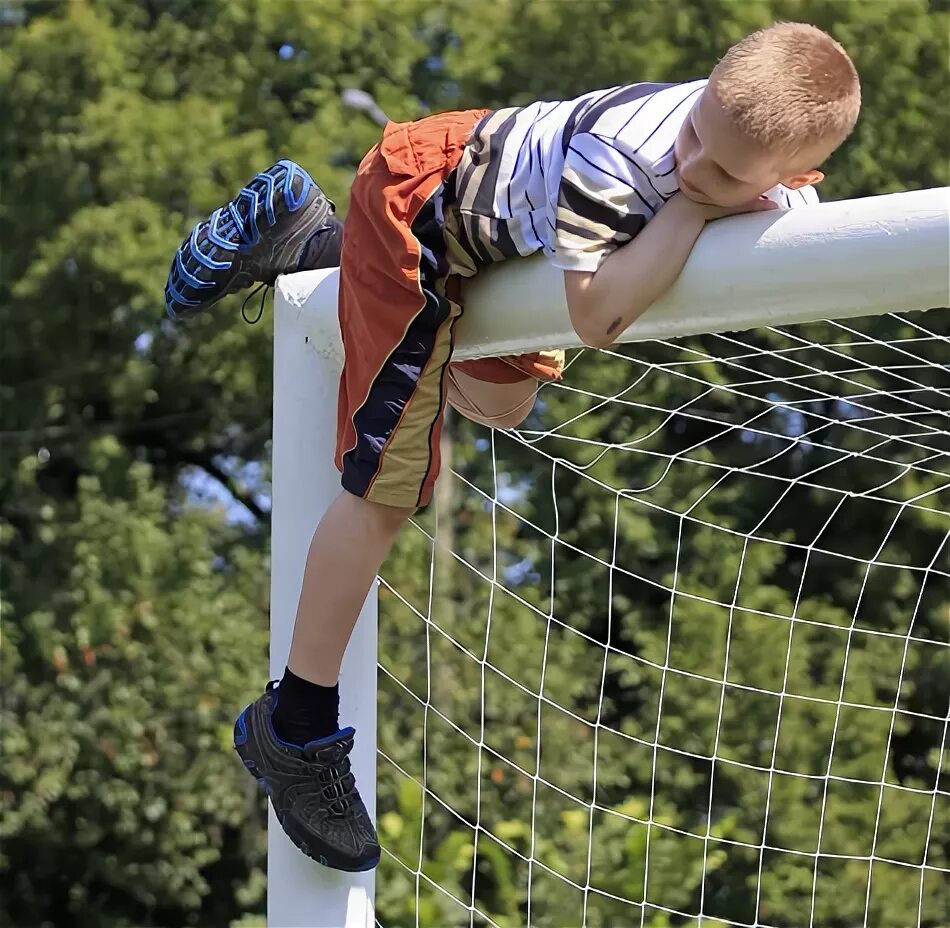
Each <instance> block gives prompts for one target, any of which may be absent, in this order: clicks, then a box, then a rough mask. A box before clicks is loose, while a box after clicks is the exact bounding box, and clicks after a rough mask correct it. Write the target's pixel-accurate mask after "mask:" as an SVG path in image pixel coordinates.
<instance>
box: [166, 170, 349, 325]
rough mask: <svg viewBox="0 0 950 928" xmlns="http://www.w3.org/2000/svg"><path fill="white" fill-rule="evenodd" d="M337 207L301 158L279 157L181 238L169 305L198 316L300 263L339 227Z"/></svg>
mask: <svg viewBox="0 0 950 928" xmlns="http://www.w3.org/2000/svg"><path fill="white" fill-rule="evenodd" d="M334 210H335V206H334V204H333V202H332V201H331V200H329V199H328V198H327V196H326V195H325V194H324V192H323V191H322V190H321V189H320V188H319V187H318V186H317V184H316V183H315V182H314V180H313V178H312V177H311V176H310V175H309V174H308V173H307V172H306V171H305V170H304V169H303V168H302V167H300V165H299V164H296V163H295V162H293V161H286V160H285V161H278V162H277V163H276V164H275V165H272V166H271V167H269V168H268V169H267V170H266V171H262V172H261V173H260V174H258V175H257V177H255V178H254V179H253V180H252V181H251V182H250V183H248V184H247V185H246V186H245V187H242V188H241V192H240V193H239V194H238V195H237V196H236V197H235V198H234V199H233V200H231V201H230V202H228V203H225V204H224V206H221V207H219V208H218V209H216V210H215V211H214V212H213V213H212V214H211V215H210V216H209V217H208V218H207V219H205V220H203V221H202V222H199V223H198V225H196V226H195V227H194V228H193V229H192V230H191V234H190V235H189V236H188V238H186V239H185V240H184V241H183V242H182V243H181V245H180V247H179V248H178V251H177V252H176V254H175V260H174V261H172V266H171V270H170V271H169V274H168V281H167V283H166V284H165V310H166V312H167V313H168V315H169V316H170V317H171V318H172V319H179V318H182V317H183V316H190V315H194V314H195V313H197V312H200V311H201V310H203V309H207V308H208V307H209V306H211V305H212V304H214V303H217V301H218V300H220V299H221V297H223V296H225V295H226V294H228V293H236V292H237V291H238V290H244V289H245V288H247V287H250V286H251V285H252V284H254V283H266V284H273V283H274V281H275V280H276V279H277V275H278V274H286V273H289V272H290V271H295V270H297V269H298V266H297V265H298V262H299V260H300V257H301V254H302V252H303V249H304V246H305V245H306V244H307V242H308V241H309V239H310V238H311V237H312V236H314V235H315V234H316V233H317V232H319V231H320V230H321V229H323V228H325V227H330V228H335V227H336V226H339V223H338V222H337V221H336V220H334V219H333V212H334Z"/></svg>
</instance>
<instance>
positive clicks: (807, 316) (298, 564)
mask: <svg viewBox="0 0 950 928" xmlns="http://www.w3.org/2000/svg"><path fill="white" fill-rule="evenodd" d="M948 233H950V188H941V189H937V190H922V191H915V192H908V193H897V194H889V195H885V196H878V197H870V198H867V199H861V200H851V201H842V202H833V203H824V204H821V205H817V206H813V207H807V208H803V209H797V210H791V211H787V212H778V211H776V212H769V213H758V214H753V215H748V216H741V217H735V218H731V219H727V220H722V221H719V222H716V223H714V224H712V225H711V226H710V227H709V228H707V230H706V231H704V233H703V234H702V235H701V237H700V239H699V241H698V243H697V245H696V247H695V249H694V251H693V253H692V255H691V257H690V260H689V262H688V264H687V266H686V269H685V270H684V272H683V274H682V275H681V277H680V279H679V281H678V282H677V283H676V285H675V286H674V287H673V289H672V290H671V291H670V293H669V294H668V295H667V296H666V297H665V298H664V299H663V300H661V301H660V302H659V303H658V304H657V305H655V306H654V307H652V308H651V309H650V311H649V312H648V313H646V314H645V315H644V316H643V317H642V319H640V320H639V321H638V322H636V323H635V324H634V325H633V326H632V327H631V328H630V329H628V330H627V332H625V333H624V335H623V337H622V339H621V340H622V341H640V340H646V339H656V338H664V339H666V338H675V337H679V336H685V335H692V334H703V333H715V332H725V331H741V330H746V329H751V328H755V327H758V326H763V325H776V324H779V325H784V324H788V323H797V322H809V321H814V320H826V319H841V318H845V317H854V316H863V315H872V314H880V313H884V312H908V311H914V310H927V309H931V308H934V307H943V306H947V305H948V304H950V285H948V281H950V234H948ZM337 277H338V272H337V271H336V270H329V271H308V272H303V273H298V274H293V275H288V276H285V277H281V278H279V279H278V281H277V285H276V296H275V345H274V420H273V421H274V426H273V428H274V434H273V441H274V444H273V510H272V518H273V538H272V555H271V557H272V580H271V647H270V670H271V676H272V677H276V678H279V677H280V675H281V674H282V672H283V669H284V665H285V663H286V660H287V655H288V652H289V649H290V641H291V632H292V627H293V621H294V615H295V611H296V606H297V597H298V593H299V589H300V584H301V579H302V574H303V568H304V563H305V560H306V555H307V550H308V546H309V543H310V538H311V536H312V533H313V530H314V528H315V527H316V525H317V523H318V521H319V519H320V518H321V516H322V515H323V513H324V511H325V509H326V508H327V506H328V505H329V504H330V502H331V501H332V500H333V498H334V497H335V496H336V495H337V493H338V492H339V475H338V473H337V471H336V470H335V468H334V467H333V462H332V457H333V454H332V452H333V447H334V442H335V436H336V411H337V388H338V378H339V373H340V367H341V346H340V338H339V330H338V324H337V315H336V299H337ZM464 302H465V315H464V317H463V319H462V320H461V321H460V323H459V325H458V327H457V335H458V338H457V349H456V355H455V356H456V357H457V358H471V357H479V356H488V355H500V354H509V353H516V352H527V351H533V350H539V349H545V348H553V347H565V348H568V347H576V346H578V345H579V344H580V342H579V340H578V338H577V336H576V335H575V333H574V332H573V330H572V328H571V325H570V322H569V318H568V313H567V306H566V302H565V298H564V293H563V284H562V274H561V272H560V271H559V270H557V269H556V268H554V267H553V266H551V265H550V264H549V263H548V262H547V261H546V260H544V259H543V258H540V257H539V258H532V259H529V260H526V261H521V262H510V263H509V264H505V265H501V266H499V267H497V268H493V269H491V270H490V271H489V272H486V273H485V274H484V275H482V276H481V277H479V278H478V279H477V280H475V281H472V282H471V283H469V284H468V285H467V288H466V292H465V299H464ZM947 360H948V362H950V358H948V359H947ZM376 617H377V613H376V596H375V594H371V595H370V597H369V598H368V600H367V602H366V605H365V607H364V610H363V613H362V615H361V617H360V620H359V623H358V624H357V627H356V631H355V633H354V637H353V640H352V642H351V644H350V647H349V649H348V651H347V654H346V659H345V661H344V664H343V674H342V679H341V686H340V691H341V718H342V719H343V720H345V723H346V724H348V725H353V726H355V728H356V730H357V739H356V747H355V752H354V768H355V772H356V775H357V781H358V783H359V787H360V790H361V793H362V796H363V798H364V799H365V801H366V804H367V806H368V808H369V809H370V810H371V812H372V811H373V810H374V808H375V793H376V789H375V771H376V742H375V731H376V674H377V649H376ZM373 898H374V877H373V874H372V873H368V874H356V875H347V874H341V873H336V872H333V871H329V870H326V869H324V868H322V867H320V866H318V865H316V864H314V863H312V862H311V861H310V860H308V859H307V858H305V857H304V856H303V855H301V854H300V853H298V852H297V851H296V849H294V847H293V846H292V845H291V844H290V842H289V841H288V840H287V839H286V837H285V836H284V834H283V832H282V831H281V829H280V826H279V825H278V824H277V821H276V818H275V817H274V815H273V811H272V810H271V812H270V819H269V843H268V924H269V925H270V926H272V928H331V926H332V928H340V926H347V928H355V926H360V928H364V926H371V925H374V924H375V914H374V903H373Z"/></svg>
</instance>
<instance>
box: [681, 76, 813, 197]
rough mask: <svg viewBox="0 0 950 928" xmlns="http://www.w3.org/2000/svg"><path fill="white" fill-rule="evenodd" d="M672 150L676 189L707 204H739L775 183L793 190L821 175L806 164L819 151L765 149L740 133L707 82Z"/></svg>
mask: <svg viewBox="0 0 950 928" xmlns="http://www.w3.org/2000/svg"><path fill="white" fill-rule="evenodd" d="M673 151H674V154H675V157H676V165H677V171H678V175H679V186H680V190H682V191H683V194H684V195H685V196H687V197H689V199H691V200H695V201H696V202H697V203H704V204H707V205H711V206H739V205H740V204H742V203H747V202H749V201H750V200H754V199H756V197H759V196H761V195H762V194H763V193H765V192H766V191H767V190H771V189H772V188H773V187H774V186H775V185H776V184H779V183H782V184H784V185H785V186H786V187H789V188H791V189H793V190H794V189H796V188H798V187H804V186H805V185H806V184H817V183H818V182H819V181H821V180H822V179H823V177H824V174H822V173H821V171H816V170H812V169H808V165H809V164H816V163H818V162H819V161H820V160H821V157H820V154H819V153H818V152H815V151H810V152H809V151H803V152H799V153H797V154H796V155H794V156H789V155H788V154H786V153H778V152H770V151H768V150H766V149H765V148H763V147H762V146H761V145H759V144H757V143H756V142H753V141H752V140H751V139H749V138H747V137H746V136H745V135H744V134H743V133H741V132H740V131H739V130H738V129H737V128H736V127H735V126H734V125H733V123H732V121H731V119H730V118H729V116H728V115H727V114H726V112H725V111H724V110H723V108H722V106H721V105H720V103H719V100H718V98H717V96H716V90H715V87H714V86H713V84H712V83H710V84H708V85H707V86H706V89H705V90H704V91H703V93H702V94H701V96H700V98H699V100H698V101H697V102H696V104H695V105H694V106H693V108H692V110H690V113H689V115H688V116H687V117H686V121H685V122H684V123H683V126H682V128H681V129H680V131H679V135H677V137H676V142H675V144H674V148H673Z"/></svg>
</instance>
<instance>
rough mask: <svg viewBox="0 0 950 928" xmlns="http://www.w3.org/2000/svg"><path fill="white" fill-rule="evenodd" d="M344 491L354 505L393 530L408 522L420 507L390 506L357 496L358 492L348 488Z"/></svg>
mask: <svg viewBox="0 0 950 928" xmlns="http://www.w3.org/2000/svg"><path fill="white" fill-rule="evenodd" d="M343 492H344V493H346V494H347V496H349V498H350V500H351V503H352V505H355V506H358V507H360V508H361V509H363V511H364V512H366V513H367V514H368V515H369V516H370V517H371V518H372V519H374V520H375V521H376V522H379V523H381V524H382V525H383V526H385V527H386V528H389V529H392V530H397V529H399V528H400V526H402V525H403V524H404V523H405V522H408V521H409V519H410V518H411V517H412V516H413V514H414V513H415V512H416V509H417V508H418V507H416V506H390V505H387V504H386V503H378V502H376V501H375V500H371V499H365V498H364V497H362V496H357V494H355V493H352V492H350V491H349V490H346V489H344V491H343Z"/></svg>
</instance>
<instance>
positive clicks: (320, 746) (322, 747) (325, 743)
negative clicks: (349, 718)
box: [303, 728, 354, 763]
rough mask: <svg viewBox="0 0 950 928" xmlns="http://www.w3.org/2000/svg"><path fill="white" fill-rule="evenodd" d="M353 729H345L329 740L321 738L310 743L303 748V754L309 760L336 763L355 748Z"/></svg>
mask: <svg viewBox="0 0 950 928" xmlns="http://www.w3.org/2000/svg"><path fill="white" fill-rule="evenodd" d="M353 735H354V731H353V729H352V728H344V729H341V730H340V731H338V732H337V733H336V734H334V735H330V736H329V738H320V739H319V740H318V741H310V742H308V743H307V744H305V745H304V746H303V754H304V757H306V758H307V760H322V761H325V762H327V763H336V762H337V761H339V760H342V759H343V758H344V757H346V755H347V754H349V753H350V749H351V748H352V747H353Z"/></svg>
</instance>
